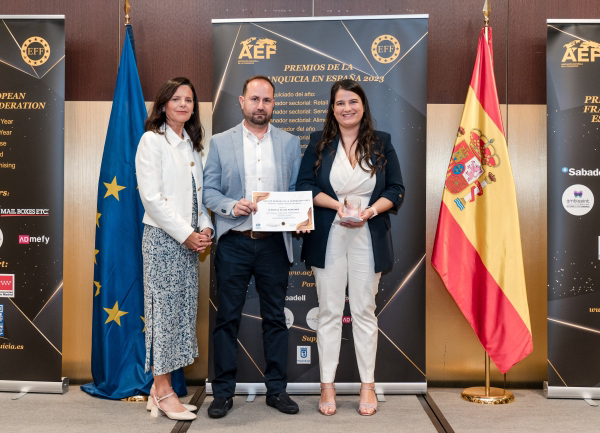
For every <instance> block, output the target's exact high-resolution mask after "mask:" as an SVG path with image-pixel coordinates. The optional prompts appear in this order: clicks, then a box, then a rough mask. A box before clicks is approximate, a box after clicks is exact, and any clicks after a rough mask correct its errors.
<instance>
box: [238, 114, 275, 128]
mask: <svg viewBox="0 0 600 433" xmlns="http://www.w3.org/2000/svg"><path fill="white" fill-rule="evenodd" d="M258 115H262V116H263V117H262V119H261V118H258ZM244 119H246V121H247V122H249V123H252V124H253V125H266V124H267V123H269V122H270V121H271V116H268V115H267V113H266V112H262V113H256V114H255V113H252V114H251V115H249V116H248V115H246V114H244Z"/></svg>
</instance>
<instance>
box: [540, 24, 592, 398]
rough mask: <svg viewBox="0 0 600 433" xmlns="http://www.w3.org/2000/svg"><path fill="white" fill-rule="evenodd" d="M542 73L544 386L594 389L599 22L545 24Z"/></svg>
mask: <svg viewBox="0 0 600 433" xmlns="http://www.w3.org/2000/svg"><path fill="white" fill-rule="evenodd" d="M546 71H547V95H548V385H550V386H554V387H567V386H568V387H600V369H598V365H600V346H599V345H598V341H599V340H598V339H599V337H600V335H599V334H600V229H599V225H598V220H599V219H600V208H599V206H598V204H595V203H594V199H595V198H597V199H598V200H600V79H599V78H598V77H600V22H598V23H568V22H553V21H552V20H550V21H549V22H548V44H547V59H546ZM559 392H561V391H560V390H559ZM550 396H552V395H550Z"/></svg>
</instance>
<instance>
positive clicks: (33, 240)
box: [19, 235, 50, 245]
mask: <svg viewBox="0 0 600 433" xmlns="http://www.w3.org/2000/svg"><path fill="white" fill-rule="evenodd" d="M48 242H50V238H49V237H47V236H29V235H19V243H20V244H45V245H48Z"/></svg>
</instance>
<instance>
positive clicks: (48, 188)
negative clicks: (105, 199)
mask: <svg viewBox="0 0 600 433" xmlns="http://www.w3.org/2000/svg"><path fill="white" fill-rule="evenodd" d="M0 21H1V23H0V179H2V182H0V391H28V392H53V393H62V392H64V391H65V390H66V380H63V378H62V377H61V376H62V375H61V373H62V298H63V207H64V105H65V20H64V16H62V15H61V16H55V15H51V16H27V15H26V16H0Z"/></svg>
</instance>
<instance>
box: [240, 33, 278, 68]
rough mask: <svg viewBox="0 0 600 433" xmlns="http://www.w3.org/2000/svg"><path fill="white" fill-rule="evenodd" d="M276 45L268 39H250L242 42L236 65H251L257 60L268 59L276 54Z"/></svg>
mask: <svg viewBox="0 0 600 433" xmlns="http://www.w3.org/2000/svg"><path fill="white" fill-rule="evenodd" d="M276 44H277V42H276V41H274V40H273V39H269V38H260V39H257V38H256V37H251V38H248V39H246V40H245V41H242V42H241V43H240V45H242V50H241V51H240V55H239V56H238V64H252V63H256V62H258V61H259V60H264V59H270V58H271V56H273V55H275V54H276V52H277V46H276Z"/></svg>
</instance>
